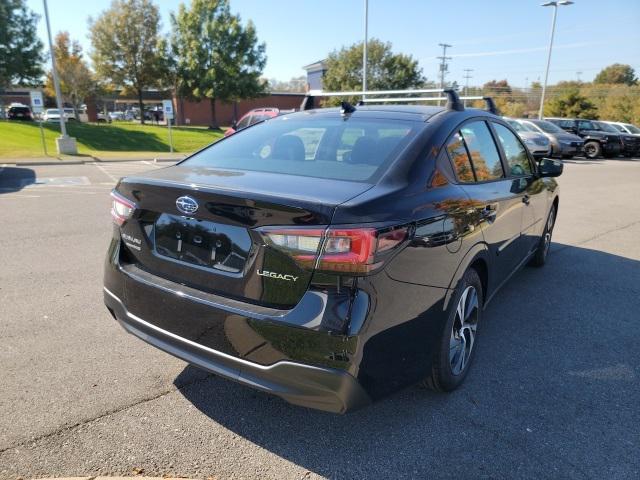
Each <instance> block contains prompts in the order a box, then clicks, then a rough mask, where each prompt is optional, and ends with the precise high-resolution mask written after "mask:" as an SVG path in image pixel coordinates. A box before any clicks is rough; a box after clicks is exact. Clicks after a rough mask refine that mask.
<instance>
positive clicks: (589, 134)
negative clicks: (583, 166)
mask: <svg viewBox="0 0 640 480" xmlns="http://www.w3.org/2000/svg"><path fill="white" fill-rule="evenodd" d="M545 120H549V121H550V122H551V123H553V124H555V125H557V126H559V127H560V128H562V129H563V130H565V131H567V132H569V133H574V134H576V135H578V136H579V137H580V138H582V140H583V141H584V146H583V147H582V150H583V152H584V156H585V157H587V158H598V157H600V156H603V157H606V158H612V157H616V156H618V155H620V152H621V151H622V140H621V138H620V134H618V133H615V132H614V133H609V132H603V131H602V130H600V129H599V128H598V127H597V126H596V125H595V124H594V123H593V122H592V121H591V120H585V119H582V118H545Z"/></svg>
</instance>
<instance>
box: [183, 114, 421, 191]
mask: <svg viewBox="0 0 640 480" xmlns="http://www.w3.org/2000/svg"><path fill="white" fill-rule="evenodd" d="M420 125H423V124H422V123H418V122H413V121H402V120H378V119H358V118H348V119H343V118H340V117H335V118H301V116H298V117H281V118H278V119H274V120H270V121H268V122H264V123H261V124H257V125H255V126H253V127H251V128H247V129H245V130H242V131H241V132H238V133H236V134H234V135H231V136H230V137H227V138H226V139H224V140H221V141H220V142H218V143H216V144H214V145H212V146H211V147H209V148H207V149H206V150H203V151H202V152H200V153H197V154H195V155H194V156H193V157H191V158H189V159H188V160H186V161H185V162H184V163H183V164H182V165H189V166H192V167H195V166H199V167H211V168H225V169H234V170H250V171H258V172H270V173H281V174H288V175H302V176H307V177H316V178H327V179H335V180H349V181H356V182H372V181H374V180H375V179H376V178H377V177H379V176H380V175H381V174H382V173H384V171H385V170H386V167H387V166H388V165H389V164H390V163H391V162H392V161H393V158H394V153H396V152H398V151H399V150H400V149H401V148H402V147H403V146H404V145H406V144H407V143H408V142H409V141H410V139H411V138H413V137H414V136H415V133H416V131H417V129H418V128H419V126H420Z"/></svg>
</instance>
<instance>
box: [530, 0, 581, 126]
mask: <svg viewBox="0 0 640 480" xmlns="http://www.w3.org/2000/svg"><path fill="white" fill-rule="evenodd" d="M572 3H573V2H572V1H570V0H560V1H559V2H558V1H553V2H547V3H543V4H542V6H543V7H553V16H552V18H551V36H550V38H549V53H548V54H547V70H546V72H545V74H544V83H543V84H542V95H541V97H540V111H539V112H538V119H539V120H542V114H543V110H544V95H545V93H546V91H547V81H548V80H549V66H550V65H551V50H552V49H553V36H554V34H555V31H556V17H557V16H558V5H571V4H572Z"/></svg>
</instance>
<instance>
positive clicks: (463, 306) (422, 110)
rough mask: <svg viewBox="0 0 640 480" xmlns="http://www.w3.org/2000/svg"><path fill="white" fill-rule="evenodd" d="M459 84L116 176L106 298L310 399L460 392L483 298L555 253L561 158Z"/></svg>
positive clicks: (248, 378)
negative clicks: (422, 98)
mask: <svg viewBox="0 0 640 480" xmlns="http://www.w3.org/2000/svg"><path fill="white" fill-rule="evenodd" d="M447 94H448V96H449V102H448V104H447V105H446V106H445V107H427V106H399V105H386V106H379V105H362V106H356V107H352V106H350V105H348V104H343V107H342V108H326V109H315V110H307V111H302V112H298V113H292V114H287V115H283V116H280V117H275V118H273V119H270V120H267V121H265V122H262V123H260V124H257V125H255V126H252V127H249V128H247V129H245V130H243V131H242V132H239V133H238V134H236V135H232V136H229V137H227V138H225V139H223V140H221V141H219V142H217V143H215V144H214V145H211V146H210V147H208V148H206V149H204V150H201V151H200V152H198V153H196V154H194V155H192V156H191V157H189V158H187V159H186V160H184V161H183V162H181V163H179V164H177V165H175V166H172V167H168V168H164V169H160V170H156V171H154V172H152V173H148V174H144V175H138V176H130V177H125V178H123V179H121V180H120V182H118V185H117V186H116V188H115V190H114V191H113V193H112V197H113V205H112V216H113V220H114V228H113V238H112V240H111V244H110V246H109V250H108V254H107V258H106V264H105V276H104V301H105V303H106V305H107V308H108V309H109V311H110V312H111V314H112V315H113V316H114V318H116V319H117V320H118V321H119V322H120V323H121V325H122V326H123V327H124V328H125V329H126V330H127V331H128V332H130V333H132V334H133V335H136V336H138V337H139V338H141V339H142V340H144V341H146V342H148V343H150V344H152V345H154V346H156V347H158V348H160V349H162V350H164V351H166V352H168V353H170V354H172V355H175V356H177V357H179V358H182V359H184V360H186V361H187V362H189V363H192V364H194V365H197V366H199V367H201V368H204V369H206V370H208V371H211V372H214V373H216V374H219V375H221V376H223V377H227V378H229V379H232V380H235V381H237V382H240V383H243V384H245V385H248V386H251V387H253V388H257V389H260V390H263V391H267V392H271V393H273V394H276V395H278V396H280V397H282V398H284V399H286V400H288V401H289V402H291V403H294V404H298V405H304V406H308V407H313V408H318V409H322V410H327V411H332V412H345V411H348V410H351V409H353V408H357V407H360V406H362V405H365V404H367V403H369V402H371V401H372V400H374V399H376V398H379V397H381V396H383V395H385V394H388V393H390V392H392V391H395V390H397V389H399V388H402V387H404V386H406V385H409V384H412V383H416V382H424V383H425V384H427V385H429V386H431V387H432V388H434V389H436V390H439V391H450V390H453V389H455V388H456V387H458V386H459V385H460V384H461V383H462V382H463V380H464V378H465V376H466V375H467V373H468V372H469V369H470V366H471V364H472V361H473V358H474V355H475V353H476V348H475V345H476V342H477V340H478V334H479V333H480V329H481V324H482V316H483V309H484V308H485V307H486V305H487V303H488V302H489V301H490V300H491V299H492V298H493V297H494V295H495V293H496V291H498V289H499V288H500V287H501V286H502V285H503V284H504V283H505V282H506V281H507V280H508V279H509V277H510V276H511V275H512V274H513V273H514V272H515V271H516V270H518V269H519V268H520V267H522V266H523V265H526V264H533V265H536V266H541V265H543V264H544V263H545V261H546V259H547V255H548V252H549V245H550V241H551V235H552V232H553V227H554V223H555V219H556V216H557V213H558V204H559V203H558V202H559V188H558V184H557V182H556V181H555V179H554V178H551V177H556V176H558V175H560V174H561V172H562V164H561V163H560V162H556V161H554V160H549V159H543V160H542V161H541V162H540V163H536V162H535V161H534V160H533V158H532V157H531V156H530V154H529V153H528V151H527V149H526V148H525V146H524V145H523V143H522V141H521V140H520V139H519V138H518V136H517V135H516V133H515V132H514V131H513V129H512V128H511V127H510V126H509V125H508V124H507V123H506V122H505V121H504V120H502V119H501V118H500V117H497V116H495V115H493V114H490V113H488V112H485V111H483V110H477V109H465V108H464V107H463V106H462V104H461V102H460V100H459V99H458V97H457V95H456V94H455V92H453V91H449V92H447ZM222 408H224V407H222Z"/></svg>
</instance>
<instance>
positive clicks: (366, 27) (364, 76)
mask: <svg viewBox="0 0 640 480" xmlns="http://www.w3.org/2000/svg"><path fill="white" fill-rule="evenodd" d="M368 37H369V0H364V45H363V49H362V99H363V100H364V98H365V94H364V92H366V91H367V43H369V39H368Z"/></svg>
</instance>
